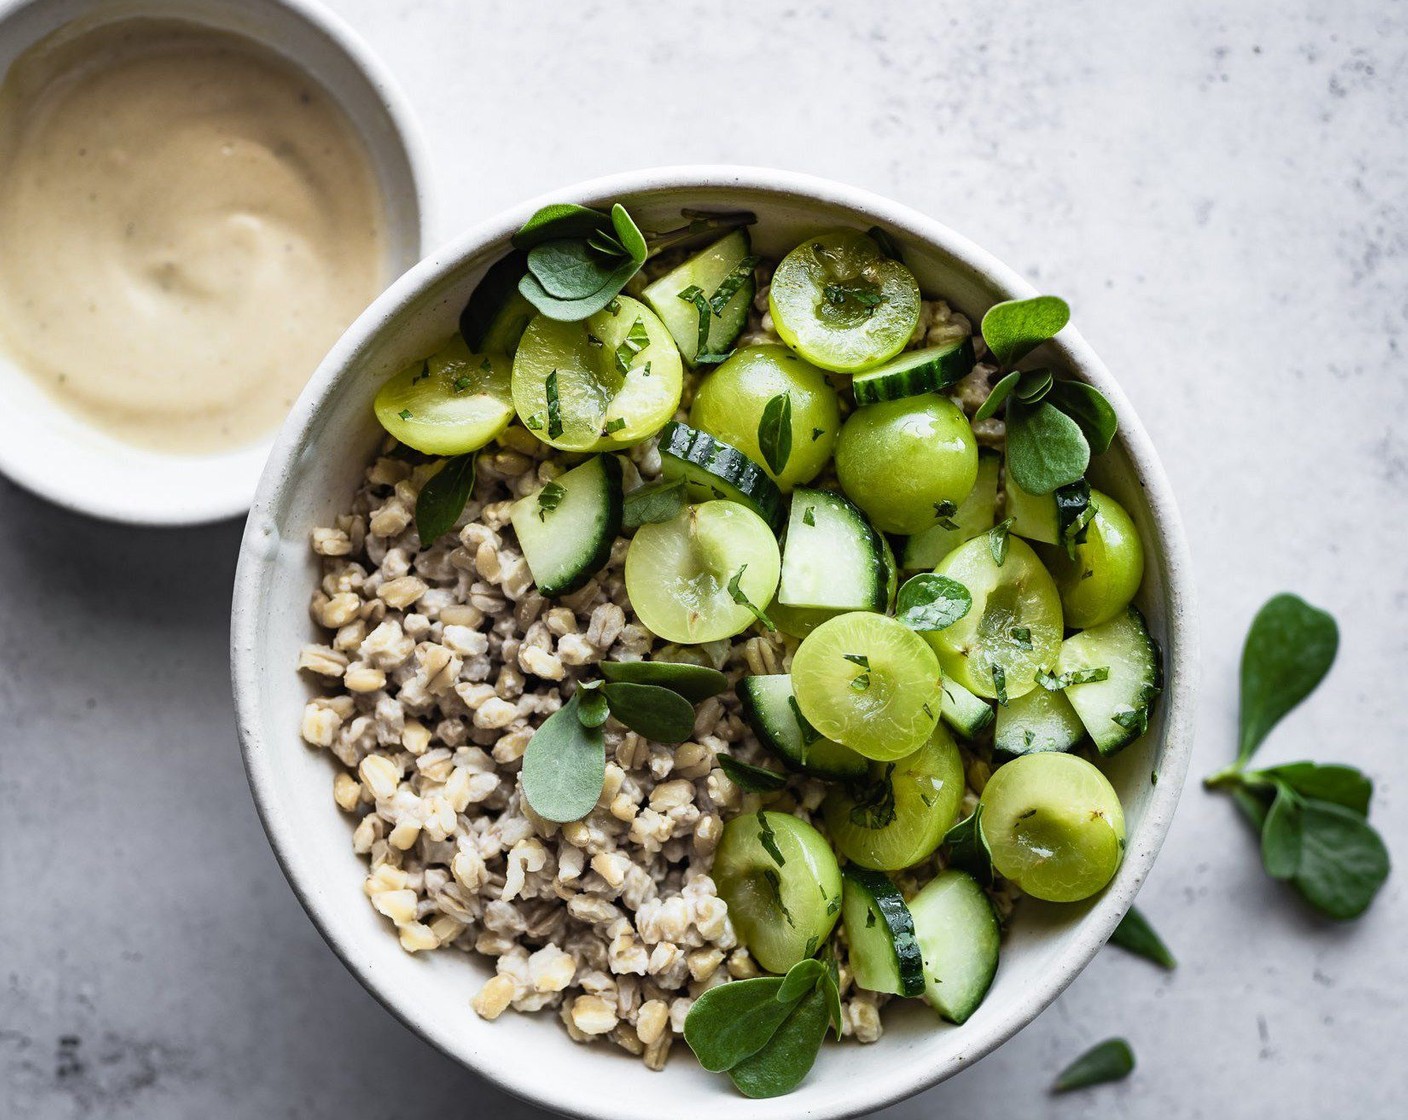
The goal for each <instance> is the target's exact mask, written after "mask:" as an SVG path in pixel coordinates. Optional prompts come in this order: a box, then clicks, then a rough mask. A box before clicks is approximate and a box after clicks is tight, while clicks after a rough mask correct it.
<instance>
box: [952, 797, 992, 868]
mask: <svg viewBox="0 0 1408 1120" xmlns="http://www.w3.org/2000/svg"><path fill="white" fill-rule="evenodd" d="M982 823H983V803H982V802H981V801H980V802H978V804H977V805H976V806H974V808H973V812H972V813H971V814H969V815H968V816H966V817H964V818H963V819H962V820H961V821H959V822H958V823H957V824H956V825H954V826H953V827H952V828H950V829H949V830H948V832H947V833H945V834H944V839H943V842H944V843H945V844H947V845H948V847H949V855H948V861H949V864H950V865H951V866H953V867H957V868H960V869H961V870H963V871H966V872H968V874H970V875H972V876H973V878H975V879H977V880H978V882H980V883H982V884H984V885H990V884H991V883H992V881H993V870H992V853H991V852H990V851H989V850H988V842H987V837H985V836H984V835H983V828H982Z"/></svg>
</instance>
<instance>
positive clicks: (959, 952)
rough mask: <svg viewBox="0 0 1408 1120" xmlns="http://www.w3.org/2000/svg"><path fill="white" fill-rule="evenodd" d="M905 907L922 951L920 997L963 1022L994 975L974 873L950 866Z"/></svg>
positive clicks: (995, 940) (991, 942) (987, 906)
mask: <svg viewBox="0 0 1408 1120" xmlns="http://www.w3.org/2000/svg"><path fill="white" fill-rule="evenodd" d="M909 912H910V914H911V916H912V917H913V918H914V933H915V937H916V939H917V940H918V942H919V949H920V952H921V953H923V955H924V998H925V999H926V1000H927V1001H928V1002H929V1004H930V1005H931V1006H932V1007H933V1008H934V1009H935V1010H936V1011H937V1012H938V1013H939V1014H940V1015H942V1016H943V1017H944V1018H945V1019H947V1020H948V1021H949V1022H951V1023H962V1022H966V1021H967V1019H968V1017H969V1016H970V1015H972V1014H973V1012H974V1011H976V1010H977V1009H978V1005H979V1004H980V1003H982V1002H983V997H984V996H986V995H987V994H988V989H989V988H990V987H992V978H993V977H994V976H995V975H996V974H997V952H998V944H999V942H1000V940H1001V930H1000V929H999V928H998V924H997V914H996V913H994V911H993V908H992V903H991V902H989V901H988V896H987V895H986V894H984V893H983V888H982V887H980V886H979V885H978V881H977V880H976V879H974V878H973V876H971V875H969V874H968V873H967V872H965V871H954V870H949V871H944V872H941V873H940V874H939V876H938V878H936V879H934V881H933V882H931V883H930V884H929V885H928V886H926V887H925V888H924V889H923V890H922V891H920V892H919V893H918V894H917V895H915V896H914V897H913V898H912V899H910V901H909Z"/></svg>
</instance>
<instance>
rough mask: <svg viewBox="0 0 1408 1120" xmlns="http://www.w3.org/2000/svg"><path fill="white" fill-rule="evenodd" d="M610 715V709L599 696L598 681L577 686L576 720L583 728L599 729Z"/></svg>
mask: <svg viewBox="0 0 1408 1120" xmlns="http://www.w3.org/2000/svg"><path fill="white" fill-rule="evenodd" d="M610 714H611V707H610V705H609V704H607V702H606V697H605V696H603V695H602V694H601V682H600V681H593V682H592V683H591V684H590V685H587V684H580V685H578V686H577V718H578V719H579V720H581V721H582V726H583V727H600V726H601V725H602V724H603V723H605V722H606V717H607V716H608V715H610Z"/></svg>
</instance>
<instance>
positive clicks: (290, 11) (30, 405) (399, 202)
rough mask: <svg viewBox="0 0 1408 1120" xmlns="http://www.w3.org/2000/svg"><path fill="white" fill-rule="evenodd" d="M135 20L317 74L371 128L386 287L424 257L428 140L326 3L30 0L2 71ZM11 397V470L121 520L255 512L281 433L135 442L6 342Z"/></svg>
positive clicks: (7, 420) (12, 18) (360, 124)
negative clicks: (183, 443) (88, 30)
mask: <svg viewBox="0 0 1408 1120" xmlns="http://www.w3.org/2000/svg"><path fill="white" fill-rule="evenodd" d="M134 16H135V17H158V18H170V19H181V20H186V21H188V22H198V23H201V24H205V25H208V26H211V27H215V28H219V29H221V30H225V31H230V32H234V33H236V34H240V35H244V36H246V37H248V38H250V39H252V40H254V41H255V42H257V43H259V44H261V45H262V46H264V47H266V48H268V49H270V50H273V51H275V52H277V53H278V54H280V55H282V56H284V57H285V58H286V59H288V60H289V61H290V62H291V63H293V64H294V65H295V66H297V67H299V68H301V69H303V70H304V71H306V72H307V73H308V74H310V75H311V76H312V77H313V78H314V79H315V80H317V81H318V83H319V84H320V85H322V86H323V87H324V88H325V89H326V90H327V91H328V92H329V93H330V94H331V95H332V97H333V98H334V100H335V101H337V103H338V104H339V105H341V106H342V108H343V110H344V111H345V112H346V114H347V116H348V118H349V120H350V121H351V122H352V124H353V125H354V127H355V128H356V129H357V130H358V132H359V133H360V134H361V135H362V137H363V140H364V142H365V144H366V147H367V151H368V154H369V156H370V159H371V162H372V166H373V168H374V170H375V172H376V177H377V181H378V184H379V186H380V189H381V194H382V197H383V200H384V205H385V214H386V218H385V221H386V250H385V256H384V262H383V266H382V283H383V284H387V283H390V282H391V281H392V280H393V279H395V278H396V277H397V276H399V275H400V274H401V273H402V272H404V271H405V270H406V269H408V268H409V267H410V266H411V265H413V264H414V263H415V262H416V261H418V260H419V259H420V255H421V249H422V228H423V222H424V221H425V218H426V215H425V214H424V213H423V211H424V210H425V209H426V207H425V206H423V202H424V183H425V180H426V179H427V178H428V176H427V175H426V173H425V169H424V168H423V166H420V165H421V164H422V163H423V160H422V158H421V157H420V156H419V154H418V152H419V141H418V140H417V139H416V137H415V135H414V132H413V128H412V127H411V126H410V125H409V120H408V118H407V116H406V114H405V112H404V110H402V109H401V108H400V107H399V105H398V101H399V95H398V94H396V92H395V90H394V89H393V88H392V86H391V85H390V83H389V82H388V81H387V80H386V79H385V77H384V76H383V75H382V74H381V73H380V70H379V66H378V65H377V64H375V63H374V62H372V61H371V60H370V58H369V56H368V55H367V52H366V49H365V48H364V47H363V46H362V45H361V44H360V43H359V42H358V41H357V40H356V39H355V38H354V37H352V36H351V35H350V34H349V33H348V32H347V31H346V30H345V29H344V28H343V27H342V26H341V24H339V23H338V22H336V21H335V20H332V19H331V17H329V16H327V15H326V14H325V13H323V12H322V10H321V9H320V8H317V7H316V6H313V5H310V4H305V3H302V2H294V0H25V2H23V3H20V4H17V5H13V6H11V7H10V10H9V11H8V12H7V11H5V10H4V7H3V6H0V75H3V74H4V72H5V71H6V70H7V69H8V68H9V66H10V64H11V63H12V62H13V61H14V60H15V58H16V57H17V56H18V55H20V54H22V53H23V52H24V51H25V50H27V49H28V48H29V47H30V46H32V45H33V44H34V43H36V42H38V41H39V40H41V39H43V38H45V37H46V36H48V35H50V34H52V33H53V32H55V31H57V30H58V29H59V28H61V27H65V26H67V25H69V24H72V23H74V22H75V21H81V22H80V23H79V26H92V25H96V24H99V23H106V22H111V21H114V20H117V19H123V18H128V17H134ZM425 228H428V223H426V225H425ZM95 355H98V356H100V355H101V347H100V346H99V347H98V349H97V350H96V351H95ZM309 372H310V373H311V372H312V371H309ZM0 402H3V405H4V407H3V408H0V471H3V472H4V473H6V474H8V475H9V476H10V477H12V478H13V479H15V481H17V482H19V483H21V484H22V485H24V486H25V487H27V488H28V489H30V490H33V491H35V492H36V493H38V494H41V495H43V496H45V497H47V498H49V499H50V500H51V501H54V502H57V503H58V504H60V505H63V506H67V507H68V508H70V509H74V510H78V511H79V512H83V513H91V514H94V515H96V516H99V517H105V518H110V519H113V520H118V521H130V522H135V523H140V524H153V525H155V524H171V525H177V524H192V523H197V522H203V521H213V520H218V519H220V518H225V517H232V516H234V515H235V514H238V513H242V512H244V511H245V510H246V509H248V508H249V503H250V499H251V497H252V496H253V494H254V488H255V484H256V483H257V482H258V479H259V475H260V472H261V471H262V470H263V467H264V461H265V459H266V457H267V456H268V452H269V447H270V446H271V445H272V443H273V433H270V434H269V435H268V436H267V437H266V438H264V439H261V440H259V441H258V442H257V443H254V444H251V445H249V446H247V447H242V448H238V449H235V450H232V451H228V452H224V453H221V454H215V455H173V454H167V453H162V452H156V451H150V450H147V449H144V448H140V447H135V446H133V445H131V444H128V443H124V442H122V441H121V440H117V439H114V438H113V437H111V436H109V435H107V434H105V433H104V432H101V431H99V430H97V429H95V428H94V427H92V426H91V425H89V424H88V423H86V422H85V421H83V420H82V419H80V418H78V417H77V416H75V415H74V414H72V413H70V412H68V411H67V410H66V409H64V408H63V407H61V406H60V405H59V404H58V403H56V402H55V400H54V399H53V398H52V397H51V396H50V395H49V394H48V393H46V392H45V391H44V390H43V389H42V388H40V386H39V384H38V383H37V382H36V381H35V380H34V379H33V378H32V377H30V376H29V374H27V373H26V372H25V371H24V370H23V369H22V368H20V367H19V366H17V365H16V364H15V363H14V362H13V361H11V360H10V359H9V358H8V357H7V356H6V355H5V354H4V352H3V349H0Z"/></svg>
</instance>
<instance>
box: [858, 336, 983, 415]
mask: <svg viewBox="0 0 1408 1120" xmlns="http://www.w3.org/2000/svg"><path fill="white" fill-rule="evenodd" d="M976 360H977V359H976V358H974V356H973V340H972V339H971V338H967V337H964V338H960V339H956V340H955V341H953V342H946V343H944V344H943V345H942V346H926V347H925V348H924V349H922V350H909V351H906V352H905V353H903V354H901V355H900V356H899V357H898V358H891V359H890V360H889V361H888V362H886V363H885V364H884V365H883V366H877V367H876V368H875V369H870V370H866V371H865V372H864V373H858V374H856V376H855V379H854V380H853V381H852V382H851V392H852V393H853V394H855V398H856V404H876V403H878V402H879V401H896V400H899V399H900V398H901V397H917V396H919V395H920V394H921V393H933V392H937V391H938V390H939V389H946V388H947V387H948V386H950V385H953V384H955V383H957V382H959V381H962V380H963V379H964V378H965V377H967V376H968V374H969V373H970V372H972V369H973V363H974V362H975V361H976Z"/></svg>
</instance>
